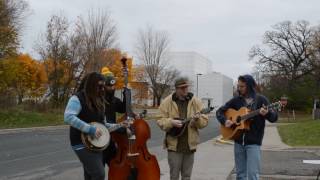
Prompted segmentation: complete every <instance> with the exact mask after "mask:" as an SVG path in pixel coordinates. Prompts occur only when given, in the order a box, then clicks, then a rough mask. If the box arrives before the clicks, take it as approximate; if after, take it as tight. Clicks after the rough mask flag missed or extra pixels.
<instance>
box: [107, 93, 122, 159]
mask: <svg viewBox="0 0 320 180" xmlns="http://www.w3.org/2000/svg"><path fill="white" fill-rule="evenodd" d="M105 98H106V101H107V104H106V110H105V115H106V119H107V122H108V123H116V121H117V119H116V113H117V112H118V113H125V112H126V103H125V101H124V102H122V101H121V100H120V99H119V98H117V97H115V96H109V97H108V96H106V97H105ZM115 133H126V129H125V128H120V129H118V130H117V131H115ZM116 153H117V148H116V145H115V143H114V142H113V141H112V140H111V141H110V144H109V146H108V148H107V149H106V150H104V152H103V155H104V161H105V163H107V164H109V163H110V161H111V159H112V158H113V157H114V156H115V155H116Z"/></svg>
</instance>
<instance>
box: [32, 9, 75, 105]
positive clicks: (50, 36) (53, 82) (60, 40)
mask: <svg viewBox="0 0 320 180" xmlns="http://www.w3.org/2000/svg"><path fill="white" fill-rule="evenodd" d="M68 28H69V23H68V20H67V19H66V18H65V17H63V16H57V15H53V16H52V17H51V18H50V20H49V21H48V24H47V31H46V33H45V37H44V39H43V42H40V43H39V44H38V45H37V47H36V48H37V51H38V53H39V54H40V55H41V58H42V60H43V61H44V64H45V69H46V72H47V76H48V83H49V84H48V86H49V92H48V96H50V97H51V100H52V102H53V105H54V106H58V105H60V104H61V103H63V102H64V100H65V99H66V97H67V95H66V94H68V92H66V90H67V89H66V88H65V87H64V86H65V84H64V83H65V82H66V81H67V82H68V83H70V81H69V80H65V79H64V80H62V79H63V78H65V77H66V74H65V73H66V72H69V70H70V69H69V68H70V63H69V60H70V51H69V47H68V46H69V36H68ZM66 70H68V71H66Z"/></svg>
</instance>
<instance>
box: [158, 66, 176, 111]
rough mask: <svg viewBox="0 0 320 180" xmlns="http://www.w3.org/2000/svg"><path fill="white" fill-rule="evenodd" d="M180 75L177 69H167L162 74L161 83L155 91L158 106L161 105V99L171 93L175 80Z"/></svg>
mask: <svg viewBox="0 0 320 180" xmlns="http://www.w3.org/2000/svg"><path fill="white" fill-rule="evenodd" d="M179 75H180V72H179V71H178V70H177V69H173V68H167V69H164V70H163V71H162V72H160V76H159V83H158V84H157V88H156V89H155V90H154V91H155V94H157V96H156V102H157V103H156V104H157V105H160V102H161V99H162V98H163V97H165V96H167V95H169V94H170V93H171V90H172V88H173V86H174V84H173V83H174V80H175V79H176V78H177V77H178V76H179Z"/></svg>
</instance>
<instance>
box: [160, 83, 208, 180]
mask: <svg viewBox="0 0 320 180" xmlns="http://www.w3.org/2000/svg"><path fill="white" fill-rule="evenodd" d="M174 85H175V92H174V93H172V94H171V95H169V96H168V97H166V98H165V99H164V100H163V101H162V103H161V104H160V107H159V112H160V119H159V120H158V121H157V124H158V126H159V127H160V128H161V129H162V130H163V131H165V132H166V136H165V140H164V147H165V148H166V149H167V150H168V163H169V167H170V180H179V177H180V174H181V177H182V178H181V179H182V180H190V179H191V173H192V167H193V162H194V153H195V152H196V148H197V144H198V143H199V142H198V140H199V132H198V129H201V128H204V127H206V126H207V125H208V116H207V115H204V114H200V115H199V114H197V115H196V113H197V112H200V111H201V110H202V109H203V105H202V103H201V101H200V100H199V99H198V98H197V97H195V96H194V95H193V94H192V93H191V92H189V86H190V84H189V80H188V78H185V77H181V78H178V79H176V81H175V84H174ZM190 117H192V118H193V121H190V123H186V124H185V125H186V126H187V127H186V128H185V130H184V131H183V133H182V134H180V135H179V136H174V135H172V134H169V133H168V132H169V131H170V130H171V129H172V128H174V127H176V128H181V127H182V126H183V122H182V121H181V120H182V119H187V118H190Z"/></svg>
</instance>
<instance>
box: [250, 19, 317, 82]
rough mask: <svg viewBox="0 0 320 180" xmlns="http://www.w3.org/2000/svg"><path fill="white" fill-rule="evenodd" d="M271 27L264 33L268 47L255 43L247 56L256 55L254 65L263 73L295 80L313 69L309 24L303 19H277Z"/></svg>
mask: <svg viewBox="0 0 320 180" xmlns="http://www.w3.org/2000/svg"><path fill="white" fill-rule="evenodd" d="M273 28H274V30H273V31H267V32H266V33H265V34H264V41H263V44H265V45H266V46H267V47H268V49H267V50H264V49H261V48H260V47H258V46H255V47H253V48H252V49H251V51H250V54H249V55H250V59H256V63H257V68H259V70H260V71H262V72H263V73H266V74H269V75H270V76H271V75H279V76H283V77H286V78H287V79H288V81H289V82H294V81H296V80H298V79H300V78H301V77H303V76H304V75H306V74H309V73H311V72H312V71H313V68H312V66H311V64H312V61H311V59H310V51H308V49H309V48H310V47H311V41H312V34H313V31H312V28H311V27H310V26H309V23H308V22H306V21H297V22H296V23H295V24H293V23H291V22H290V21H285V22H281V23H278V24H276V25H274V26H273Z"/></svg>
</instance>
